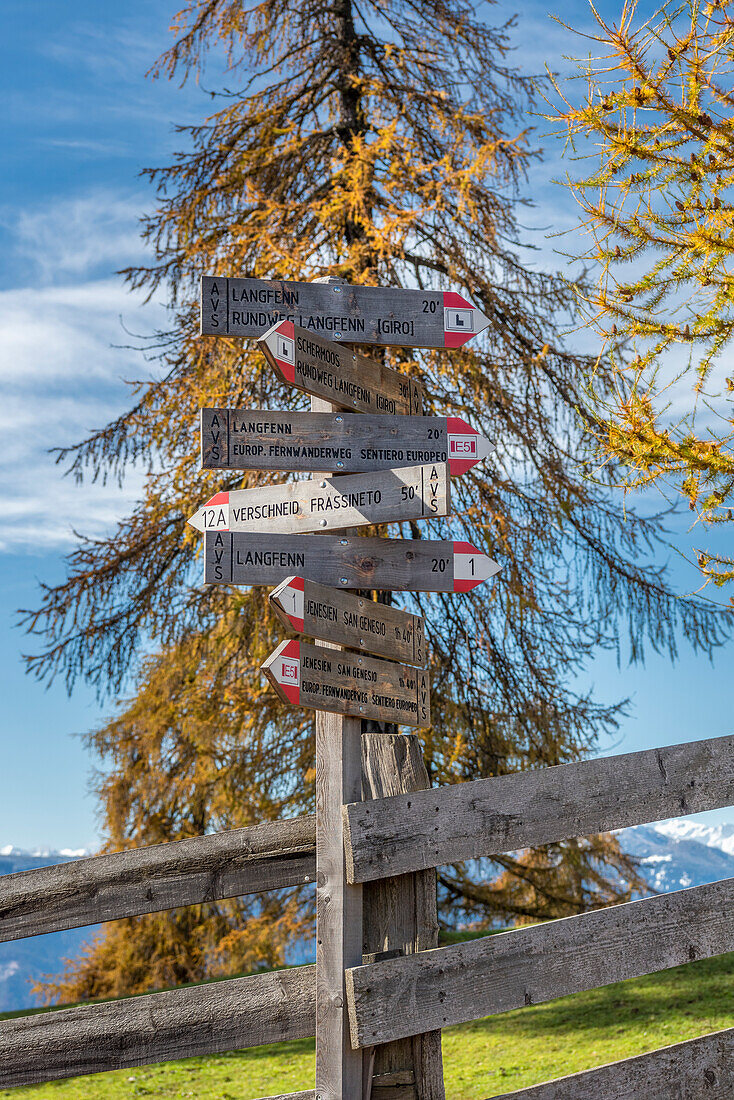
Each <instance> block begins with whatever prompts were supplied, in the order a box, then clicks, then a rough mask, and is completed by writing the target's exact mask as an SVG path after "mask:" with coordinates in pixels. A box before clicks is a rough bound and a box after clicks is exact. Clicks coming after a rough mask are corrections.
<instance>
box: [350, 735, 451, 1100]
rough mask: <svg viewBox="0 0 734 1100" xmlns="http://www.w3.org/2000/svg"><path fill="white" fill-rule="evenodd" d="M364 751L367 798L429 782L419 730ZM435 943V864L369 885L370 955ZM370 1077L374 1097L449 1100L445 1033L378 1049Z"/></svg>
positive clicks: (368, 741)
mask: <svg viewBox="0 0 734 1100" xmlns="http://www.w3.org/2000/svg"><path fill="white" fill-rule="evenodd" d="M362 754H363V773H364V780H363V783H364V787H363V796H364V798H365V799H373V798H387V797H389V796H390V795H395V794H403V793H407V792H409V791H418V790H424V789H425V788H426V787H428V786H429V785H430V784H429V781H428V772H427V771H426V766H425V764H424V762H423V755H422V753H421V745H420V740H419V738H418V737H416V735H415V734H408V735H401V734H384V733H378V734H366V735H365V736H364V738H363V747H362ZM431 947H438V915H437V912H436V872H435V870H434V869H433V868H431V869H430V870H428V871H419V872H417V873H416V874H408V875H395V876H393V877H392V878H387V879H381V880H378V881H377V882H368V883H365V886H364V953H365V955H367V956H374V955H378V956H379V955H380V954H382V953H383V952H392V951H396V952H402V953H403V954H406V955H407V954H412V953H413V952H414V951H425V950H427V949H429V948H431ZM365 961H366V960H365ZM365 1060H366V1061H367V1057H366V1059H365ZM371 1077H372V1081H371V1085H372V1091H371V1100H388V1097H389V1100H445V1095H446V1093H445V1091H444V1085H443V1062H442V1058H441V1032H440V1031H429V1032H426V1033H425V1034H423V1035H415V1036H413V1037H412V1038H410V1039H398V1040H396V1041H395V1042H392V1043H385V1044H384V1045H382V1046H379V1047H377V1048H375V1051H374V1064H373V1066H372V1072H371Z"/></svg>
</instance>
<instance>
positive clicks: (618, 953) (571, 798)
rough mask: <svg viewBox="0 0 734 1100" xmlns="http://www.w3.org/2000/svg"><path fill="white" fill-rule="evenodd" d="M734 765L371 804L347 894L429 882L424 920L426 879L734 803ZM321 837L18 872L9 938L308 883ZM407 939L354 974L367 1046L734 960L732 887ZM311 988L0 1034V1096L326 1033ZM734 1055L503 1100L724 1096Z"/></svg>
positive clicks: (576, 773) (707, 1051)
mask: <svg viewBox="0 0 734 1100" xmlns="http://www.w3.org/2000/svg"><path fill="white" fill-rule="evenodd" d="M405 740H406V742H407V741H408V740H410V741H414V740H415V739H413V738H411V739H405ZM416 743H417V742H416ZM733 749H734V738H732V737H719V738H712V739H709V740H706V741H698V742H691V743H687V744H684V745H676V746H672V747H669V748H665V749H655V750H649V751H647V752H639V753H629V754H626V755H623V756H617V757H610V758H606V759H600V760H590V761H586V762H583V763H578V764H568V765H564V766H561V767H557V768H550V769H546V770H543V771H533V772H525V773H519V774H515V775H508V776H502V777H499V778H495V779H482V780H477V781H475V782H472V783H464V784H458V785H456V786H449V787H443V788H438V789H432V790H431V789H428V790H410V791H409V793H402V794H390V795H388V796H387V797H382V796H381V792H380V790H378V791H376V792H374V791H373V794H374V798H373V800H372V801H365V802H359V803H355V804H353V805H349V806H345V807H344V811H343V813H344V823H345V854H346V861H347V869H348V874H349V878H350V880H351V881H352V882H355V883H358V882H365V883H367V882H370V881H373V882H377V881H378V880H379V881H382V880H385V879H386V878H388V876H400V875H405V874H407V873H409V872H410V873H416V872H417V873H418V874H417V875H416V876H415V878H416V882H418V881H419V880H420V882H421V883H422V885H421V887H420V890H422V891H423V892H422V894H421V893H420V892H419V893H417V894H415V896H416V897H423V898H424V899H425V905H426V907H427V908H430V902H429V899H428V892H427V886H426V884H427V883H429V881H430V880H429V879H428V878H426V879H420V875H421V874H424V873H428V874H432V873H433V868H435V867H436V866H439V865H441V864H445V863H449V862H455V861H461V860H466V859H474V858H479V857H489V856H492V855H496V854H498V853H500V852H506V851H510V850H513V849H517V848H521V847H525V846H532V845H537V844H542V843H546V842H550V841H556V840H562V839H565V838H568V837H575V836H584V835H589V834H592V833H596V832H601V831H605V830H607V829H610V828H622V827H625V826H629V825H636V824H641V823H643V822H647V821H656V820H659V819H660V818H662V817H668V816H679V815H682V814H691V813H697V812H699V811H701V810H710V809H715V808H719V807H724V806H729V805H732V804H734V752H732V750H733ZM418 785H420V784H418ZM383 789H389V785H388V786H387V787H386V788H383ZM402 789H403V790H405V787H403V788H402ZM315 841H316V838H315V822H314V818H313V817H303V818H299V819H297V820H294V821H287V822H278V823H268V824H263V825H256V826H253V827H251V828H247V829H238V830H234V831H232V832H228V833H223V834H219V835H216V836H206V837H197V838H195V839H192V840H185V841H179V842H176V843H173V844H168V845H159V846H156V847H152V848H143V849H134V850H130V851H126V852H119V853H114V854H111V855H104V856H97V857H94V858H92V859H85V860H79V861H77V862H74V863H67V864H63V865H61V866H53V867H47V868H40V869H36V870H32V871H23V872H20V873H18V874H14V875H7V876H4V877H2V878H0V940H14V939H19V938H22V937H26V936H34V935H40V934H42V933H46V932H51V931H56V930H59V929H65V928H73V927H79V926H83V925H87V924H96V923H98V922H101V921H107V920H113V919H116V918H120V917H125V916H132V915H139V914H143V913H150V912H157V911H160V910H164V909H169V908H174V907H177V906H181V905H190V904H198V903H201V902H206V901H215V900H218V899H221V898H228V897H236V896H240V895H243V894H247V893H253V892H259V891H261V890H268V889H279V888H283V887H293V886H297V885H301V884H303V883H305V882H312V881H313V880H314V878H315V847H316V842H315ZM393 881H395V882H398V881H400V880H399V879H394V880H393ZM411 896H413V895H411ZM374 897H375V898H377V897H378V895H374ZM371 904H373V905H375V904H377V902H376V901H375V900H374V899H373V901H372V902H371ZM434 904H435V899H434ZM420 916H421V915H420V914H418V915H417V918H416V919H417V924H418V925H420V923H421V921H420ZM401 919H402V918H401ZM434 920H435V915H434V916H432V917H431V920H430V921H429V922H428V923H432V922H433V921H434ZM408 941H409V942H411V943H413V947H412V949H410V948H409V949H408V952H407V953H405V954H403V955H400V956H399V957H395V958H384V957H382V958H380V956H379V954H378V955H375V954H371V955H369V956H365V962H364V964H363V965H361V966H356V967H351V968H349V969H348V970H347V973H346V980H347V995H348V1010H349V1022H350V1029H351V1038H352V1044H353V1046H354V1047H355V1048H359V1049H365V1050H367V1049H373V1048H375V1047H379V1046H380V1045H381V1044H386V1043H394V1042H397V1041H400V1040H406V1039H410V1038H411V1037H413V1036H418V1035H420V1036H422V1037H423V1038H424V1039H426V1038H427V1037H430V1036H432V1035H436V1034H437V1033H438V1031H439V1030H440V1029H441V1028H443V1027H447V1026H449V1025H452V1024H456V1023H459V1022H462V1021H468V1020H473V1019H477V1018H480V1017H483V1016H488V1015H492V1014H493V1013H500V1012H506V1011H508V1010H509V1009H513V1008H517V1007H521V1006H523V1005H531V1004H537V1003H540V1002H543V1001H548V1000H551V999H553V998H555V997H560V996H565V995H566V994H568V993H573V992H577V991H580V990H585V989H592V988H595V987H598V986H602V985H608V984H610V983H612V982H618V981H622V980H623V979H625V978H630V977H635V976H638V975H642V974H648V973H653V972H655V971H660V970H665V969H667V968H669V967H673V966H678V965H680V964H681V963H685V962H689V961H692V960H695V959H701V958H707V957H710V956H713V955H718V954H723V953H724V952H727V951H734V880H733V879H727V880H724V881H721V882H715V883H712V884H710V885H705V886H698V887H694V888H692V889H688V890H681V891H678V892H676V893H672V894H665V895H656V896H653V897H649V898H644V899H641V900H639V901H634V902H630V903H628V904H624V905H616V906H611V907H609V908H606V909H601V910H597V911H594V912H590V913H585V914H581V915H579V916H575V917H568V918H565V919H563V920H557V921H551V922H548V923H546V924H542V925H535V926H532V927H526V928H521V929H516V930H513V931H510V932H506V933H503V934H500V935H496V936H492V937H488V938H485V939H479V940H473V941H470V942H468V943H463V944H460V945H456V946H452V947H443V948H433V949H430V950H425V949H424V946H425V945H426V944H428V943H430V942H432V941H431V940H430V935H429V933H428V932H427V933H425V934H424V933H421V932H420V930H419V929H418V930H417V929H413V931H411V932H410V933H409V935H408ZM374 958H376V961H372V959H374ZM315 987H316V973H315V967H313V966H302V967H293V968H290V969H286V970H281V971H275V972H268V973H263V974H256V975H253V976H251V977H245V978H234V979H229V980H226V981H220V982H213V983H210V984H206V985H202V986H196V987H190V988H182V989H174V990H170V991H167V992H164V993H153V994H147V995H144V996H139V997H131V998H125V999H122V1000H118V1001H111V1002H107V1003H102V1004H92V1005H87V1006H83V1007H76V1008H68V1009H60V1010H53V1011H49V1012H44V1013H40V1014H37V1015H33V1016H27V1017H21V1018H18V1019H11V1020H5V1021H2V1022H0V1087H8V1086H14V1085H28V1084H33V1083H37V1082H41V1081H50V1080H55V1079H59V1078H63V1077H70V1076H75V1075H78V1074H86V1073H96V1072H102V1071H104V1070H110V1069H116V1068H124V1067H131V1066H138V1065H144V1064H147V1063H151V1062H163V1061H168V1060H171V1059H177V1058H184V1057H190V1056H194V1055H203V1054H210V1053H213V1052H219V1051H226V1050H234V1049H243V1048H246V1047H249V1046H255V1045H260V1044H262V1043H273V1042H280V1041H282V1040H285V1039H296V1038H301V1037H305V1036H309V1035H313V1034H314V1031H315ZM733 1055H734V1030H728V1031H721V1032H717V1033H715V1034H713V1035H707V1036H703V1037H702V1038H699V1039H694V1040H691V1041H689V1042H685V1043H679V1044H676V1045H675V1046H671V1047H667V1048H664V1049H662V1050H658V1051H654V1052H652V1053H649V1054H645V1055H641V1056H639V1057H636V1058H630V1059H626V1060H624V1061H622V1062H616V1063H613V1064H611V1065H608V1066H603V1067H601V1068H599V1069H594V1070H590V1071H587V1072H584V1073H580V1074H575V1075H573V1076H571V1077H564V1078H561V1079H559V1080H557V1081H553V1082H549V1083H547V1084H544V1085H538V1086H534V1087H532V1088H529V1089H524V1090H521V1091H519V1092H515V1093H511V1094H506V1095H505V1096H504V1097H503V1098H502V1100H510V1097H512V1098H513V1100H522V1098H526V1100H587V1098H588V1100H591V1098H592V1097H593V1098H594V1100H596V1098H597V1097H602V1096H603V1097H604V1098H605V1100H626V1098H632V1097H640V1096H644V1097H645V1098H646V1100H657V1098H659V1100H663V1098H665V1100H684V1098H685V1100H697V1098H699V1097H700V1098H701V1100H703V1098H704V1097H705V1098H706V1100H724V1098H728V1100H730V1098H731V1097H732V1096H734V1068H733V1067H734V1057H732V1056H733ZM435 1064H436V1063H435V1061H434V1062H433V1065H434V1068H435ZM370 1087H371V1088H372V1095H373V1097H374V1098H377V1097H385V1098H386V1097H388V1096H390V1097H395V1098H397V1097H405V1098H406V1100H408V1098H409V1097H413V1098H416V1100H423V1097H428V1096H430V1097H432V1098H433V1097H436V1096H438V1095H439V1089H438V1086H436V1085H435V1082H434V1085H432V1086H430V1087H429V1086H427V1085H426V1086H425V1087H424V1082H423V1081H421V1080H419V1079H418V1077H412V1078H411V1077H409V1076H406V1075H405V1074H404V1073H403V1074H402V1076H401V1073H400V1072H394V1073H392V1074H391V1073H389V1072H387V1073H383V1074H381V1075H380V1076H379V1077H378V1076H376V1077H375V1078H374V1079H373V1081H372V1082H371V1084H370V1085H369V1086H368V1087H367V1088H366V1090H365V1095H369V1093H370ZM441 1088H442V1086H441ZM314 1097H315V1092H314V1091H313V1090H312V1091H307V1092H301V1093H293V1094H290V1100H298V1098H300V1100H306V1098H309V1100H313V1098H314ZM348 1100H357V1098H352V1097H350V1098H348Z"/></svg>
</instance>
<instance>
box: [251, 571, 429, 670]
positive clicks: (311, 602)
mask: <svg viewBox="0 0 734 1100" xmlns="http://www.w3.org/2000/svg"><path fill="white" fill-rule="evenodd" d="M270 606H271V607H272V608H273V610H274V611H275V613H276V615H277V616H278V618H279V619H280V621H281V622H282V623H283V625H284V626H285V628H286V630H288V631H291V632H293V631H295V632H296V634H307V635H308V636H309V637H310V638H317V639H319V640H320V641H324V642H332V643H333V644H334V645H345V646H351V647H352V648H353V649H357V650H359V651H360V652H362V653H375V654H377V655H378V656H379V657H387V658H389V659H391V660H394V661H407V662H408V664H411V665H420V666H423V665H424V664H425V661H426V646H425V637H424V635H425V624H424V622H423V618H422V617H421V616H420V615H411V614H410V612H408V611H401V610H400V608H398V607H392V606H390V604H385V603H376V602H375V601H374V600H370V599H368V598H367V597H366V596H355V595H353V594H352V593H351V592H340V591H339V589H338V588H330V587H329V586H328V585H325V584H317V583H316V581H309V580H306V579H305V578H304V577H286V579H285V580H284V581H283V583H282V584H279V585H278V587H277V588H275V589H273V591H272V592H271V593H270Z"/></svg>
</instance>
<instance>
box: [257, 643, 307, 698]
mask: <svg viewBox="0 0 734 1100" xmlns="http://www.w3.org/2000/svg"><path fill="white" fill-rule="evenodd" d="M262 667H263V669H265V670H266V671H267V673H268V675H269V676H270V677H271V679H272V680H273V681H274V682H275V683H276V684H277V685H278V688H279V690H280V692H281V693H282V694H283V695H284V696H285V698H286V699H288V701H289V702H291V703H295V704H296V706H297V705H298V703H299V701H300V692H301V643H300V642H299V641H298V640H297V639H296V638H293V639H292V640H291V641H289V642H281V644H280V645H279V646H278V648H277V649H276V650H275V652H274V653H273V654H272V655H271V656H270V657H268V659H267V661H266V662H265V664H264V665H263V666H262Z"/></svg>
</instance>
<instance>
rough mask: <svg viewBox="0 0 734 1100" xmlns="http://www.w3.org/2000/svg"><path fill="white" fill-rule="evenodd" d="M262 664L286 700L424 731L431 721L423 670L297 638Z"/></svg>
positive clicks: (280, 646) (286, 643) (303, 705)
mask: <svg viewBox="0 0 734 1100" xmlns="http://www.w3.org/2000/svg"><path fill="white" fill-rule="evenodd" d="M261 667H262V670H263V672H264V673H265V675H266V676H267V678H268V680H270V683H271V684H272V685H273V687H274V688H275V690H276V691H277V692H278V695H280V697H281V699H283V700H284V701H285V702H286V703H293V704H295V705H296V706H299V707H309V708H311V709H312V710H328V711H331V712H333V713H334V714H349V715H351V716H352V717H353V718H374V719H376V720H377V721H378V722H393V723H395V724H396V725H405V726H418V727H420V728H422V729H427V728H428V727H429V726H430V724H431V704H430V696H429V684H428V673H427V672H424V670H423V669H419V668H413V667H412V666H410V665H398V664H395V663H393V662H392V661H381V660H378V659H377V658H373V657H362V656H361V654H358V653H349V652H347V651H346V650H332V649H326V648H324V646H318V645H309V644H308V643H307V642H301V641H299V640H298V639H296V638H292V639H290V640H289V641H287V642H281V643H280V645H279V646H278V648H277V649H276V650H275V652H274V653H271V655H270V656H269V657H268V659H267V661H265V663H264V664H263V665H262V666H261Z"/></svg>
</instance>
